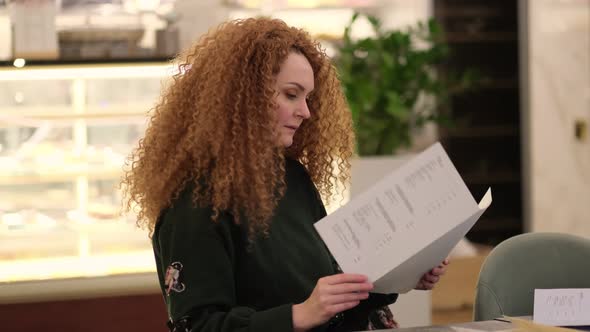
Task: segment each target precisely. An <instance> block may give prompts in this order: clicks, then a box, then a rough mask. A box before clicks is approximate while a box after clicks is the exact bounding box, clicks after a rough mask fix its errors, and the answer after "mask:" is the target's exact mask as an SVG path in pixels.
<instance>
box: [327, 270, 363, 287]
mask: <svg viewBox="0 0 590 332" xmlns="http://www.w3.org/2000/svg"><path fill="white" fill-rule="evenodd" d="M322 279H325V281H326V282H327V283H328V284H329V285H336V284H343V283H355V282H359V283H360V282H365V281H367V280H368V278H367V276H366V275H362V274H353V273H339V274H335V275H331V276H328V277H324V278H322Z"/></svg>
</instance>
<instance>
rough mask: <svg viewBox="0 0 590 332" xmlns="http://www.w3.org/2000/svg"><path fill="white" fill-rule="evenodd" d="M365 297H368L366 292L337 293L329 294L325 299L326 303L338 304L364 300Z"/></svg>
mask: <svg viewBox="0 0 590 332" xmlns="http://www.w3.org/2000/svg"><path fill="white" fill-rule="evenodd" d="M367 298H369V293H367V292H362V293H346V294H337V295H332V296H329V297H328V298H327V299H326V303H328V304H332V305H334V304H339V303H346V302H354V301H361V300H366V299H367Z"/></svg>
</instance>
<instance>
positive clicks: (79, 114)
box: [0, 63, 171, 282]
mask: <svg viewBox="0 0 590 332" xmlns="http://www.w3.org/2000/svg"><path fill="white" fill-rule="evenodd" d="M170 75H171V66H170V65H168V64H165V63H152V64H136V65H133V64H130V65H123V64H121V65H109V66H98V65H95V66H90V65H89V66H80V65H78V66H60V67H56V66H30V67H25V68H20V69H16V68H4V69H1V68H0V282H11V281H25V280H42V279H56V278H57V279H59V278H71V277H89V276H105V275H106V276H108V275H113V274H121V273H138V272H147V271H153V270H154V269H155V265H154V263H153V253H152V250H151V245H150V242H149V238H148V234H147V231H144V230H140V229H137V227H136V226H135V218H134V216H130V215H121V204H122V203H121V201H122V197H121V192H120V189H119V183H120V180H121V176H122V174H123V167H124V164H125V160H126V158H127V156H128V155H129V153H130V152H131V149H132V148H133V147H134V146H135V145H136V143H137V140H138V139H139V138H140V137H141V136H143V132H144V131H145V128H146V125H147V121H148V117H147V114H148V111H149V110H150V109H151V108H152V107H153V105H154V103H155V102H156V101H157V99H158V97H159V93H160V89H161V87H162V84H163V83H164V82H165V81H166V79H168V78H169V77H170Z"/></svg>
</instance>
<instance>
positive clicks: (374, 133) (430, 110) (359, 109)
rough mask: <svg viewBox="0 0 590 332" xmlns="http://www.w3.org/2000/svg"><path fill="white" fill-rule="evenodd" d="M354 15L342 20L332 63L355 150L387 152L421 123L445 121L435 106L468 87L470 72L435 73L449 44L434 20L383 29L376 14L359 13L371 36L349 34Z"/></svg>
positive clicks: (408, 142)
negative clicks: (353, 133)
mask: <svg viewBox="0 0 590 332" xmlns="http://www.w3.org/2000/svg"><path fill="white" fill-rule="evenodd" d="M360 16H361V14H359V13H355V14H354V15H353V17H352V20H351V22H350V23H349V24H348V25H347V26H346V28H345V30H344V38H343V41H342V43H341V44H340V45H339V46H338V54H337V56H336V58H335V63H336V66H337V68H338V71H339V74H340V79H341V81H342V85H343V89H344V92H345V94H346V97H347V99H348V104H349V106H350V110H351V112H352V117H353V121H354V127H355V131H356V136H357V153H358V155H359V156H374V155H392V154H394V153H396V152H397V151H399V150H400V149H401V148H408V147H410V146H411V144H412V136H413V132H414V131H416V130H417V129H420V128H422V127H423V126H424V125H425V124H427V123H429V122H434V123H437V124H443V125H447V124H449V121H448V119H447V118H445V116H444V115H443V114H442V113H441V112H438V110H439V109H440V107H441V106H442V105H444V104H445V103H446V102H447V101H448V97H449V96H450V95H451V94H452V93H455V92H457V91H460V90H463V89H465V88H467V87H469V86H470V85H471V83H472V82H473V79H474V75H473V73H471V72H466V73H463V74H462V75H454V74H452V73H445V75H444V76H443V75H439V74H438V73H437V71H436V67H437V65H439V64H441V63H443V62H444V61H445V60H447V59H448V56H449V48H448V46H447V45H446V44H445V43H444V41H443V39H442V31H441V28H440V27H439V25H438V24H437V23H436V22H435V21H434V20H429V21H428V22H426V23H425V22H420V23H418V24H417V25H415V26H412V27H409V28H407V29H405V30H390V31H384V30H383V29H382V26H381V22H380V21H379V20H378V19H377V18H376V17H374V16H371V15H365V16H366V18H367V19H368V21H369V22H370V24H371V26H372V28H373V30H374V36H371V37H367V38H362V39H358V40H353V39H352V38H351V28H352V25H353V24H354V22H355V21H356V20H357V19H358V18H359V17H360Z"/></svg>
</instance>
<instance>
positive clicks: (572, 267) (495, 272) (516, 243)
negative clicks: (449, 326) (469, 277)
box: [473, 233, 590, 321]
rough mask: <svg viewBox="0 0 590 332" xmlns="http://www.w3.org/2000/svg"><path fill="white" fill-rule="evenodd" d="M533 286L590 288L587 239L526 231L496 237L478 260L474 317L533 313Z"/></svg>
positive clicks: (474, 318)
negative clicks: (500, 239) (494, 243)
mask: <svg viewBox="0 0 590 332" xmlns="http://www.w3.org/2000/svg"><path fill="white" fill-rule="evenodd" d="M536 288H590V239H586V238H582V237H579V236H574V235H569V234H559V233H526V234H522V235H518V236H515V237H512V238H510V239H508V240H506V241H504V242H502V243H500V244H499V245H498V246H496V247H495V248H494V249H493V250H492V252H490V254H489V256H488V257H487V258H486V260H485V262H484V263H483V265H482V268H481V272H480V274H479V279H478V282H477V288H476V294H475V305H474V309H473V320H474V321H482V320H490V319H494V318H497V317H501V316H502V315H506V316H530V315H532V314H533V303H534V293H535V289H536Z"/></svg>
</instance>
